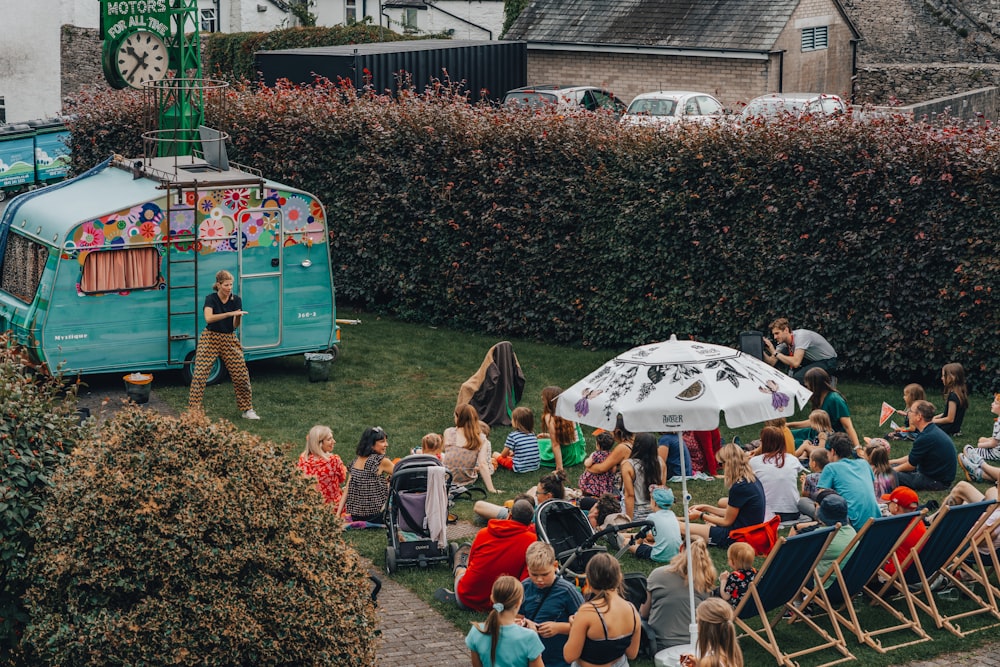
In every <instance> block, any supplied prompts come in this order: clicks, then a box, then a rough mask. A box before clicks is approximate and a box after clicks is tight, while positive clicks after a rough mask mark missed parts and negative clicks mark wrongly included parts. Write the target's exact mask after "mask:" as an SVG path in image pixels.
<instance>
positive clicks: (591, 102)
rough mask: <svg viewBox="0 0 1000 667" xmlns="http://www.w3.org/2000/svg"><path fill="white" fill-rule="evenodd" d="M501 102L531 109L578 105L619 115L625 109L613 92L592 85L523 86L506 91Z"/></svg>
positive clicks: (575, 106) (576, 106) (589, 109)
mask: <svg viewBox="0 0 1000 667" xmlns="http://www.w3.org/2000/svg"><path fill="white" fill-rule="evenodd" d="M503 104H504V106H526V107H530V108H532V109H541V108H544V107H546V106H549V105H552V106H553V107H555V108H557V109H575V108H578V107H582V108H584V109H586V110H588V111H599V110H601V109H606V110H608V111H613V112H615V113H616V114H619V115H621V114H622V113H624V111H625V103H624V102H622V101H621V100H619V99H618V98H617V97H615V94H614V93H612V92H610V91H607V90H604V89H603V88H595V87H593V86H556V85H544V86H525V87H524V88H515V89H514V90H509V91H507V94H506V95H504V98H503Z"/></svg>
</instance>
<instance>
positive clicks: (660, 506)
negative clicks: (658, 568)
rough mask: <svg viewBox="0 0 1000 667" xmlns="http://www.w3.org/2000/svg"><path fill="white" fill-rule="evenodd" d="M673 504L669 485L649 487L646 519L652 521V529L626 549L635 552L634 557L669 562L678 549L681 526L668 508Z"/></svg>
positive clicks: (679, 546) (672, 495) (672, 494)
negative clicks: (642, 540) (641, 541)
mask: <svg viewBox="0 0 1000 667" xmlns="http://www.w3.org/2000/svg"><path fill="white" fill-rule="evenodd" d="M673 504H674V492H673V491H671V490H670V488H669V487H666V486H658V485H653V486H650V487H649V508H650V513H649V515H648V516H647V517H646V519H647V520H648V521H650V522H652V524H653V529H652V531H650V532H649V533H648V534H647V535H646V540H645V541H644V542H643V543H642V544H633V545H631V546H629V548H628V550H629V551H630V552H632V553H633V554H635V557H636V558H644V559H647V560H652V561H653V562H656V563H669V562H670V560H671V559H672V558H673V557H674V556H676V555H677V552H678V551H680V548H681V527H680V524H679V523H678V522H677V517H676V516H675V515H674V512H673V510H671V509H670V508H671V507H673ZM623 537H625V536H624V535H623Z"/></svg>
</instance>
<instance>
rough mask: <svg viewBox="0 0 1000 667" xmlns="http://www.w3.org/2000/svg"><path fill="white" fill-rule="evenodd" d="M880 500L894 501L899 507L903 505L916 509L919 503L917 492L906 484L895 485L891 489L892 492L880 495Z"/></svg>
mask: <svg viewBox="0 0 1000 667" xmlns="http://www.w3.org/2000/svg"><path fill="white" fill-rule="evenodd" d="M882 500H888V501H890V502H894V503H896V504H897V505H899V506H900V507H905V508H907V509H916V508H917V505H919V504H920V498H918V497H917V492H916V491H914V490H913V489H911V488H910V487H908V486H897V487H896V488H895V489H893V491H892V493H887V494H885V495H884V496H882Z"/></svg>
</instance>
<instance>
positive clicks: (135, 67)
mask: <svg viewBox="0 0 1000 667" xmlns="http://www.w3.org/2000/svg"><path fill="white" fill-rule="evenodd" d="M168 67H169V59H168V58H167V47H166V45H165V44H164V43H163V40H162V39H160V37H159V36H158V35H155V34H153V33H151V32H147V31H145V30H140V31H138V32H134V33H132V34H131V35H129V36H128V37H126V38H125V39H124V40H122V42H121V44H119V45H118V51H117V52H116V53H115V69H116V70H117V71H118V74H119V75H120V76H121V78H122V79H123V80H124V81H125V83H127V84H128V85H130V86H132V87H133V88H140V87H142V84H143V83H145V82H147V81H159V80H160V79H162V78H163V77H165V76H166V75H167V69H168Z"/></svg>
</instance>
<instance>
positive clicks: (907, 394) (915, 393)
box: [885, 383, 927, 440]
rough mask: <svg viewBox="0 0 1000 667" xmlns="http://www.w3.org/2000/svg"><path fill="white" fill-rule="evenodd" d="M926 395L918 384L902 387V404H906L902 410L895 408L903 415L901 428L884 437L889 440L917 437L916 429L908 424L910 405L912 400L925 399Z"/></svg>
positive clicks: (897, 412) (898, 413)
mask: <svg viewBox="0 0 1000 667" xmlns="http://www.w3.org/2000/svg"><path fill="white" fill-rule="evenodd" d="M926 399H927V396H926V395H925V394H924V388H923V387H922V386H920V385H919V384H916V383H914V384H908V385H906V386H905V387H903V404H904V405H905V406H906V407H904V408H903V409H902V410H896V414H897V415H901V416H902V417H903V428H901V429H898V430H895V431H892V432H891V433H888V434H886V436H885V437H886V438H888V439H889V440H913V439H914V438H916V437H917V431H916V429H914V428H913V427H911V426H910V413H909V410H910V405H912V404H913V402H914V401H923V400H926Z"/></svg>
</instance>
